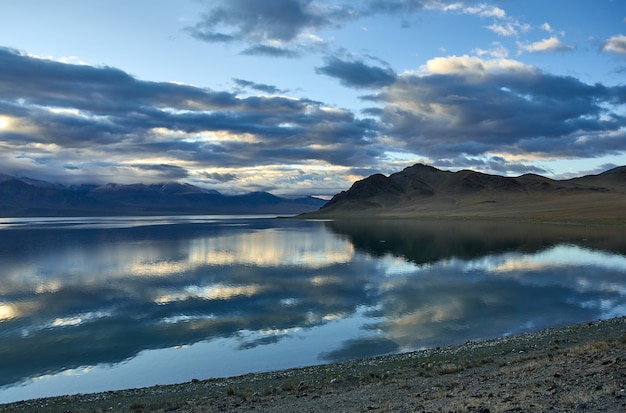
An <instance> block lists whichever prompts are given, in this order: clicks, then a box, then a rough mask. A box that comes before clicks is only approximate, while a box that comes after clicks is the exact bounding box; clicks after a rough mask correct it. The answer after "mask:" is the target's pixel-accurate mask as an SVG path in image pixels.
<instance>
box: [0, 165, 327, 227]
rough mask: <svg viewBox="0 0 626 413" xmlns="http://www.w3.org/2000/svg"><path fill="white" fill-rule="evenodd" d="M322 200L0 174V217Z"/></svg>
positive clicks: (235, 209)
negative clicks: (65, 181)
mask: <svg viewBox="0 0 626 413" xmlns="http://www.w3.org/2000/svg"><path fill="white" fill-rule="evenodd" d="M325 202H326V201H324V200H322V199H319V198H314V197H303V198H297V199H290V198H284V197H278V196H275V195H272V194H270V193H267V192H252V193H248V194H244V195H224V194H221V193H219V192H218V191H214V190H208V189H204V188H200V187H197V186H194V185H190V184H181V183H163V184H149V185H148V184H132V185H120V184H114V183H110V184H106V185H71V186H67V185H61V184H56V183H52V182H47V181H40V180H35V179H30V178H18V177H13V176H8V175H0V216H2V217H28V216H98V215H102V216H105V215H108V216H110V215H190V214H194V215H195V214H198V215H200V214H298V213H302V212H306V211H314V210H316V209H318V208H319V207H320V206H322V205H323V204H324V203H325Z"/></svg>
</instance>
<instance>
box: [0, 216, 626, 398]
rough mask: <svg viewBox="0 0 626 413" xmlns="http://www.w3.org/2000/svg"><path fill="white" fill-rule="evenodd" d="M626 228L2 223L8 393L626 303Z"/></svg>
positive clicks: (597, 311) (393, 343)
mask: <svg viewBox="0 0 626 413" xmlns="http://www.w3.org/2000/svg"><path fill="white" fill-rule="evenodd" d="M622 233H623V228H620V227H610V226H605V227H585V226H576V225H564V226H557V225H548V224H528V223H525V224H514V223H488V222H462V221H431V222H428V221H403V220H399V221H394V220H381V221H368V222H359V221H337V222H333V221H324V222H321V221H303V220H286V219H275V218H273V217H268V216H263V217H252V216H238V217H234V216H230V217H224V216H197V217H149V218H146V217H122V218H108V217H107V218H58V219H37V218H28V219H7V218H0V403H2V402H9V401H14V400H21V399H28V398H35V397H42V396H48V395H58V394H67V393H87V392H94V391H103V390H113V389H120V388H128V387H140V386H148V385H153V384H167V383H176V382H183V381H189V380H191V379H194V378H197V379H204V378H210V377H223V376H230V375H236V374H243V373H248V372H255V371H267V370H274V369H282V368H288V367H294V366H304V365H312V364H321V363H327V362H334V361H340V360H346V359H354V358H361V357H367V356H373V355H379V354H387V353H396V352H403V351H410V350H414V349H420V348H427V347H434V346H442V345H449V344H457V343H462V342H465V341H467V340H474V339H482V338H492V337H499V336H503V335H509V334H515V333H519V332H525V331H532V330H537V329H542V328H545V327H553V326H562V325H566V324H573V323H579V322H586V321H591V320H596V319H603V318H610V317H614V316H621V315H626V239H625V237H624V236H623V235H622Z"/></svg>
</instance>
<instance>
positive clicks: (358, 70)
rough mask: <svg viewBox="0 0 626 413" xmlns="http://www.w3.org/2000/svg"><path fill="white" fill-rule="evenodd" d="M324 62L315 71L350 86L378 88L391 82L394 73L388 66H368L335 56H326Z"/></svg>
mask: <svg viewBox="0 0 626 413" xmlns="http://www.w3.org/2000/svg"><path fill="white" fill-rule="evenodd" d="M325 60H326V64H325V65H324V66H322V67H318V68H317V69H316V72H317V73H319V74H324V75H327V76H331V77H334V78H337V79H339V81H340V82H341V83H342V84H344V85H346V86H350V87H356V88H380V87H383V86H387V85H390V84H392V83H393V82H394V81H395V80H396V74H395V73H394V72H393V70H391V69H390V68H381V67H378V66H370V65H368V64H366V63H364V62H363V61H361V60H353V61H347V60H341V59H339V58H337V57H328V58H326V59H325Z"/></svg>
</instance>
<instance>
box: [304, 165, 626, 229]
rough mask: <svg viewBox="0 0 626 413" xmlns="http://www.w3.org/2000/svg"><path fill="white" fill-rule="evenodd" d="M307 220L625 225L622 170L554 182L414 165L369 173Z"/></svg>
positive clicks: (532, 176) (625, 171)
mask: <svg viewBox="0 0 626 413" xmlns="http://www.w3.org/2000/svg"><path fill="white" fill-rule="evenodd" d="M305 216H307V217H358V216H383V217H464V218H469V217H477V218H484V217H491V218H515V219H533V220H549V221H554V220H564V221H572V220H575V221H588V220H593V221H599V220H600V221H607V222H617V221H619V222H625V223H626V166H621V167H617V168H614V169H611V170H608V171H606V172H604V173H601V174H598V175H586V176H582V177H579V178H574V179H568V180H554V179H550V178H546V177H544V176H541V175H535V174H525V175H521V176H518V177H505V176H499V175H490V174H485V173H480V172H476V171H471V170H462V171H458V172H451V171H444V170H440V169H437V168H434V167H432V166H428V165H423V164H416V165H413V166H411V167H408V168H406V169H404V170H402V171H400V172H397V173H394V174H392V175H390V176H385V175H382V174H375V175H372V176H369V177H368V178H365V179H363V180H361V181H357V182H355V183H354V184H353V185H352V187H351V188H350V189H349V190H347V191H343V192H341V193H339V194H337V195H335V196H334V197H333V198H332V199H331V200H330V201H329V202H328V203H327V204H325V205H324V206H323V207H322V208H320V210H319V211H317V212H314V213H310V214H305Z"/></svg>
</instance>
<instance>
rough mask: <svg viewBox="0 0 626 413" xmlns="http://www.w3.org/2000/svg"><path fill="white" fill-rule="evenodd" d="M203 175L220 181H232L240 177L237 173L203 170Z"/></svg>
mask: <svg viewBox="0 0 626 413" xmlns="http://www.w3.org/2000/svg"><path fill="white" fill-rule="evenodd" d="M201 175H202V176H203V177H205V178H206V179H208V180H211V181H218V182H231V181H236V180H237V179H238V178H237V175H235V174H231V173H219V172H211V173H209V172H203V173H202V174H201Z"/></svg>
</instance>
